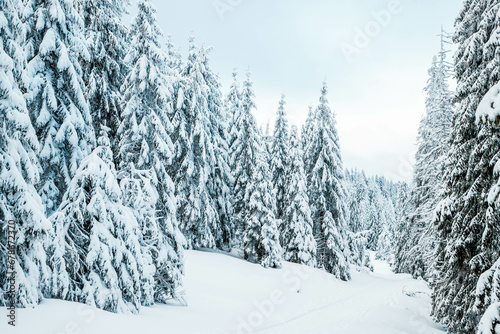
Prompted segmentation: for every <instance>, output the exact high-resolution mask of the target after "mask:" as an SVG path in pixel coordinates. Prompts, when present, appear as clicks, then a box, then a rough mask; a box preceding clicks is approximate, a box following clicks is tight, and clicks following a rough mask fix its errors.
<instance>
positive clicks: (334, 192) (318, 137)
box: [306, 83, 350, 280]
mask: <svg viewBox="0 0 500 334" xmlns="http://www.w3.org/2000/svg"><path fill="white" fill-rule="evenodd" d="M327 92H328V90H327V86H326V83H324V84H323V87H322V89H321V98H320V105H319V106H318V108H317V110H316V113H315V114H316V119H315V123H314V128H313V138H312V141H311V143H310V144H309V147H307V153H306V157H310V159H311V160H310V167H312V169H311V170H309V175H310V176H309V178H310V181H309V185H308V188H309V200H310V203H311V211H312V219H313V221H314V227H313V233H314V237H315V239H316V242H317V260H318V266H319V267H321V268H324V269H325V270H326V271H327V272H329V273H331V274H333V275H334V276H335V277H337V278H339V279H342V280H349V279H350V273H349V259H348V250H347V245H346V236H345V233H346V229H347V225H346V222H345V218H344V210H345V207H344V202H343V201H344V200H345V198H344V196H345V193H344V188H343V187H344V185H343V182H344V170H343V166H342V158H341V154H340V147H339V138H338V134H337V129H336V121H335V118H334V115H333V113H332V111H331V109H330V107H329V105H328V100H327V97H326V95H327Z"/></svg>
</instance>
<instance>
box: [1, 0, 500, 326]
mask: <svg viewBox="0 0 500 334" xmlns="http://www.w3.org/2000/svg"><path fill="white" fill-rule="evenodd" d="M128 7H129V4H128V2H127V1H120V0H92V1H91V0H74V1H73V0H50V1H42V0H0V127H1V128H0V221H1V222H2V223H1V224H2V225H1V226H2V233H1V234H0V254H1V260H2V261H1V262H0V305H1V306H6V305H10V304H15V305H16V306H17V307H27V306H34V305H37V304H39V303H40V302H41V301H42V300H43V299H62V300H66V301H73V302H78V303H85V304H87V305H91V306H94V307H96V308H99V309H103V310H106V311H111V312H116V313H134V314H135V313H138V312H139V310H140V308H141V306H151V305H153V304H156V303H163V304H164V303H167V302H168V301H171V300H174V301H178V302H179V303H181V304H184V303H185V302H186V301H185V299H184V296H183V294H184V287H183V276H184V271H185V269H184V251H185V250H206V249H211V250H218V251H221V252H236V253H238V252H239V253H240V254H241V256H242V257H243V258H244V259H245V260H247V261H249V262H251V263H255V264H259V265H261V266H263V267H264V268H270V269H279V268H281V267H282V265H283V262H284V261H287V262H292V263H297V264H301V265H305V266H310V267H315V268H318V269H321V270H324V271H326V272H327V273H329V274H331V275H333V276H334V277H335V278H337V279H339V280H343V281H349V280H350V279H351V273H352V271H353V270H373V269H372V263H371V258H370V254H371V253H373V254H375V257H376V258H377V259H382V260H385V261H388V262H390V263H391V265H392V268H393V270H394V271H395V272H396V273H408V274H411V275H413V277H415V278H419V279H423V280H425V281H427V282H428V283H429V284H430V286H431V287H432V289H433V295H432V304H433V305H432V315H433V317H434V318H435V319H436V320H437V321H438V322H440V323H442V324H444V325H446V326H447V328H448V332H449V333H454V334H465V333H475V332H478V333H481V334H494V333H496V331H495V330H499V329H500V260H499V249H500V245H499V241H498V240H500V235H499V227H498V226H499V218H500V216H499V212H500V211H499V210H497V209H498V208H497V205H499V203H500V202H499V194H500V181H499V176H500V174H499V173H500V162H499V159H500V154H499V152H500V135H499V131H498V129H499V123H500V107H499V106H498V105H497V103H500V100H499V94H500V84H499V81H500V71H499V69H500V52H499V51H500V44H499V43H498V34H499V32H500V30H499V29H500V28H499V27H500V15H499V13H500V1H498V0H465V2H464V5H463V8H462V10H461V12H460V14H459V16H458V19H457V21H456V32H455V33H454V34H453V35H451V36H448V35H447V34H445V33H443V35H442V47H441V50H439V51H438V52H437V53H436V56H435V58H434V59H433V61H432V65H431V67H430V69H429V73H428V75H429V80H428V84H427V87H425V92H426V95H427V99H426V111H425V115H424V117H423V118H422V120H421V123H420V127H419V130H418V133H419V135H418V142H417V145H418V151H417V154H416V165H415V170H414V176H413V180H412V181H411V182H409V183H405V182H399V183H396V182H393V181H391V180H389V179H387V178H384V177H381V176H369V175H366V173H365V172H363V171H360V170H357V169H345V167H344V164H343V159H342V153H341V146H340V139H339V135H338V132H337V122H336V115H335V112H334V111H333V109H332V106H331V105H330V103H329V100H328V86H327V83H326V82H325V83H323V84H322V85H320V84H319V83H318V100H317V104H316V105H315V106H311V107H310V109H309V111H308V112H309V113H308V117H307V120H306V122H305V124H304V125H303V126H302V128H300V129H299V128H298V127H297V126H295V125H291V126H290V125H289V119H288V116H287V104H286V97H285V96H284V95H283V96H282V97H281V99H280V98H277V99H276V117H275V122H274V126H273V127H272V128H271V129H268V130H267V131H263V130H262V129H261V127H260V125H259V124H257V121H256V119H255V116H254V113H255V111H256V110H257V105H256V102H255V101H256V97H255V93H254V89H253V82H252V78H251V74H250V72H249V71H247V72H246V74H245V76H244V78H243V80H242V81H240V80H241V79H240V77H239V75H238V71H237V70H235V71H234V74H233V79H234V80H233V83H232V84H231V86H230V87H228V89H227V90H223V88H222V85H221V82H220V79H219V76H218V75H217V74H216V72H215V71H214V70H213V68H212V67H211V62H210V52H211V48H210V47H207V46H205V45H201V46H198V45H197V44H196V40H195V37H194V36H192V37H191V38H190V39H189V49H188V52H187V54H186V55H185V56H183V55H182V53H181V52H180V49H178V48H177V47H176V46H175V45H174V44H173V42H172V38H171V37H170V36H164V35H163V34H162V31H161V29H160V28H159V25H158V21H157V17H156V10H155V8H154V6H153V5H152V4H151V3H150V2H149V1H148V0H139V1H138V10H137V13H136V15H135V17H134V18H133V20H132V23H131V25H130V26H128V25H127V24H125V23H124V15H125V14H126V13H127V12H128ZM451 43H454V44H456V45H457V47H458V51H457V52H456V54H455V55H454V58H453V59H454V60H453V61H451V60H450V57H449V55H448V51H447V50H448V49H449V48H450V46H449V44H451ZM452 80H456V81H457V88H456V91H452V89H451V88H450V82H451V81H452ZM304 113H307V110H305V111H304ZM9 221H14V222H15V224H16V237H15V245H14V246H13V247H11V246H10V245H9V242H8V233H7V230H8V228H9V227H8V226H9V223H8V222H9ZM11 254H15V256H16V261H15V263H13V262H11V261H9V260H8V259H9V255H11ZM14 271H15V272H16V273H17V275H16V280H17V284H18V288H17V291H16V294H15V296H12V295H10V294H9V293H8V291H9V286H8V285H9V283H8V281H9V273H12V272H14ZM497 327H498V328H499V329H497Z"/></svg>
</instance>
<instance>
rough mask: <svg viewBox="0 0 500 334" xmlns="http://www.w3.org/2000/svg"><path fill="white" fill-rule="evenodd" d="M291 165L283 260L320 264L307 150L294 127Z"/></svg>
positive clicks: (286, 186)
mask: <svg viewBox="0 0 500 334" xmlns="http://www.w3.org/2000/svg"><path fill="white" fill-rule="evenodd" d="M288 159H289V165H288V166H287V169H286V174H285V176H286V177H285V178H284V182H285V183H284V191H285V192H284V194H283V204H284V205H283V206H284V210H283V218H282V229H281V231H280V233H281V240H282V246H283V250H284V254H283V259H284V260H286V261H289V262H294V263H299V264H305V265H308V266H312V267H314V266H315V265H316V241H315V240H314V236H313V233H312V228H313V222H312V218H311V210H310V208H309V197H308V196H307V180H306V175H305V172H304V162H303V160H302V159H303V151H302V148H301V143H300V139H299V134H298V130H297V128H296V127H295V126H292V130H291V133H290V145H289V158H288Z"/></svg>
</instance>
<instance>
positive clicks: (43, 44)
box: [24, 0, 95, 215]
mask: <svg viewBox="0 0 500 334" xmlns="http://www.w3.org/2000/svg"><path fill="white" fill-rule="evenodd" d="M25 3H26V7H25V10H24V21H25V23H26V45H25V50H26V57H27V61H28V64H27V79H26V88H25V89H26V91H27V93H26V95H25V97H26V101H27V105H28V110H29V113H30V117H31V119H32V122H33V125H34V127H35V130H36V133H37V136H38V139H39V142H40V150H39V152H38V154H39V158H40V165H41V175H40V182H39V184H38V192H39V194H40V196H41V197H42V200H43V203H44V205H45V208H46V213H47V215H50V214H52V213H53V212H54V211H55V210H56V209H57V207H58V205H59V204H60V203H61V199H62V196H63V194H64V192H65V191H66V188H67V186H68V184H69V182H70V181H71V179H72V178H73V177H74V176H75V172H76V170H77V168H78V166H79V164H80V162H81V161H82V159H83V158H85V157H86V156H87V155H88V154H89V153H90V151H91V149H92V147H93V146H94V145H95V135H94V131H93V126H92V119H91V115H90V110H89V106H88V103H87V100H86V98H85V94H84V91H85V89H84V84H83V81H82V70H81V67H80V63H79V60H80V59H86V60H87V59H89V53H88V50H87V47H86V43H85V37H84V35H83V22H82V18H81V17H80V15H79V14H78V12H77V11H76V9H75V7H74V4H73V1H69V0H54V1H41V0H27V1H25Z"/></svg>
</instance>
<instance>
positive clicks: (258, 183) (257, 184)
mask: <svg viewBox="0 0 500 334" xmlns="http://www.w3.org/2000/svg"><path fill="white" fill-rule="evenodd" d="M255 139H256V140H255V141H253V142H251V145H255V146H254V152H255V153H256V156H255V158H256V160H255V161H254V164H255V167H253V170H252V173H251V176H250V180H249V182H248V186H247V189H246V194H245V202H246V205H245V209H244V210H245V211H244V212H245V214H244V219H245V227H244V230H243V251H244V256H245V259H247V260H248V261H250V262H254V263H260V264H261V265H262V266H263V267H264V268H281V266H282V264H281V253H282V249H281V247H280V243H279V231H278V225H277V223H276V218H275V216H274V210H275V206H274V203H275V202H274V192H273V187H272V184H271V173H270V170H269V167H268V164H267V161H266V159H265V154H264V153H265V152H264V151H263V148H262V146H260V145H262V143H261V142H260V139H259V138H255Z"/></svg>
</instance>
